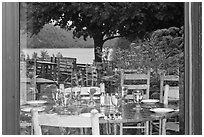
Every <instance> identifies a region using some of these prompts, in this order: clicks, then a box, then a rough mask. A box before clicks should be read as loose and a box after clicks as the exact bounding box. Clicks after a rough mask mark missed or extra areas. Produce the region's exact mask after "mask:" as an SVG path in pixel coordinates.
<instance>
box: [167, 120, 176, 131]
mask: <svg viewBox="0 0 204 137" xmlns="http://www.w3.org/2000/svg"><path fill="white" fill-rule="evenodd" d="M166 130H172V131H176V132H179V124H178V123H175V122H167V123H166Z"/></svg>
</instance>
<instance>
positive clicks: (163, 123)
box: [162, 118, 166, 135]
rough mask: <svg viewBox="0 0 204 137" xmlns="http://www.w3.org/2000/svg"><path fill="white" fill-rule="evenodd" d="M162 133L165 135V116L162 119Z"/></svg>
mask: <svg viewBox="0 0 204 137" xmlns="http://www.w3.org/2000/svg"><path fill="white" fill-rule="evenodd" d="M162 135H166V118H164V119H162Z"/></svg>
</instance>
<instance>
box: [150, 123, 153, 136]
mask: <svg viewBox="0 0 204 137" xmlns="http://www.w3.org/2000/svg"><path fill="white" fill-rule="evenodd" d="M152 128H153V126H152V121H150V122H149V134H150V135H152Z"/></svg>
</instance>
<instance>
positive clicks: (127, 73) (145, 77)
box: [121, 70, 150, 99]
mask: <svg viewBox="0 0 204 137" xmlns="http://www.w3.org/2000/svg"><path fill="white" fill-rule="evenodd" d="M126 81H130V82H138V83H141V82H142V84H138V83H136V84H127V83H126ZM121 87H127V88H128V90H134V89H138V90H145V92H144V98H146V99H149V88H150V71H147V73H146V74H145V73H143V74H138V73H137V70H121ZM131 94H132V93H131ZM131 96H132V95H129V96H127V98H132V97H131Z"/></svg>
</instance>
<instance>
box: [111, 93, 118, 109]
mask: <svg viewBox="0 0 204 137" xmlns="http://www.w3.org/2000/svg"><path fill="white" fill-rule="evenodd" d="M111 103H112V104H113V105H114V106H115V109H116V113H118V112H119V107H120V97H119V95H118V94H117V93H116V94H115V95H111Z"/></svg>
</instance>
